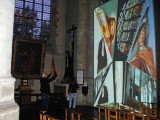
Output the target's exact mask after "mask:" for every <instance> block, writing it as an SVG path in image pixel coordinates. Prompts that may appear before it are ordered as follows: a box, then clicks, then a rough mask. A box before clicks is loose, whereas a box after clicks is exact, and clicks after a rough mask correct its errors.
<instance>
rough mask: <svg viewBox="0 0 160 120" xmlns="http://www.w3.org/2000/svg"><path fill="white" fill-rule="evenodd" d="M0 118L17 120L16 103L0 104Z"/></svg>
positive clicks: (17, 110)
mask: <svg viewBox="0 0 160 120" xmlns="http://www.w3.org/2000/svg"><path fill="white" fill-rule="evenodd" d="M0 120H19V106H18V105H17V103H13V104H8V105H6V106H3V105H0Z"/></svg>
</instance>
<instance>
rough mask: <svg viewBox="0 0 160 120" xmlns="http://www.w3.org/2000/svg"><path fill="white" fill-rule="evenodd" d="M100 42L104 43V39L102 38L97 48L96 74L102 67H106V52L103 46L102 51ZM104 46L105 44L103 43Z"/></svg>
mask: <svg viewBox="0 0 160 120" xmlns="http://www.w3.org/2000/svg"><path fill="white" fill-rule="evenodd" d="M102 42H104V39H103V38H102V39H101V40H100V42H99V47H98V68H97V73H99V72H100V71H101V70H102V69H103V68H104V67H106V66H107V52H106V49H105V45H103V47H104V48H103V49H102ZM103 44H105V43H103ZM102 50H103V52H104V53H103V55H102Z"/></svg>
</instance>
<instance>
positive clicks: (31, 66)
mask: <svg viewBox="0 0 160 120" xmlns="http://www.w3.org/2000/svg"><path fill="white" fill-rule="evenodd" d="M44 52H45V43H44V42H42V41H33V40H32V41H30V40H14V50H13V59H12V75H13V76H14V77H15V78H20V79H24V78H25V79H26V78H27V79H32V78H40V75H41V73H42V72H43V66H44Z"/></svg>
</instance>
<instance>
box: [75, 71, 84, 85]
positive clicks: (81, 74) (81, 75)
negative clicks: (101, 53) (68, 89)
mask: <svg viewBox="0 0 160 120" xmlns="http://www.w3.org/2000/svg"><path fill="white" fill-rule="evenodd" d="M76 73H77V84H78V85H83V84H84V70H83V69H77V72H76Z"/></svg>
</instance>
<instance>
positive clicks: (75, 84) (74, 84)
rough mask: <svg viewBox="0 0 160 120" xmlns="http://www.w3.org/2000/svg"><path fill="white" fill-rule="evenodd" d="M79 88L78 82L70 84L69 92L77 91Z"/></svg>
mask: <svg viewBox="0 0 160 120" xmlns="http://www.w3.org/2000/svg"><path fill="white" fill-rule="evenodd" d="M78 88H79V86H78V84H77V83H76V82H74V83H70V84H69V89H68V90H69V93H77V89H78Z"/></svg>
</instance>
